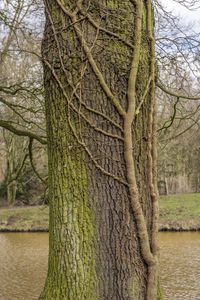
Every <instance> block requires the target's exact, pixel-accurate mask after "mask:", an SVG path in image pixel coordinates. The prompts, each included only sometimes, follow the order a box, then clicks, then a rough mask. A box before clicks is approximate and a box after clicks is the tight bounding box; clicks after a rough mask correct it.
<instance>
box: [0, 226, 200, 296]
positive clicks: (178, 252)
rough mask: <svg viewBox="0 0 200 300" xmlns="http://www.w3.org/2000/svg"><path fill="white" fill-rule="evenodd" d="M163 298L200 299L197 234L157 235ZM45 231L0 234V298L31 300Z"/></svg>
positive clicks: (39, 280) (43, 264) (43, 261)
mask: <svg viewBox="0 0 200 300" xmlns="http://www.w3.org/2000/svg"><path fill="white" fill-rule="evenodd" d="M159 241H160V248H161V255H160V256H161V258H160V261H161V268H160V272H161V280H162V286H163V293H164V299H165V300H200V284H199V282H200V233H194V232H192V233H188V232H187V233H186V232H183V233H172V232H169V233H168V232H163V233H160V234H159ZM47 256H48V234H47V233H0V299H1V300H33V299H38V296H39V294H40V292H41V290H42V287H43V285H44V281H45V277H46V272H47Z"/></svg>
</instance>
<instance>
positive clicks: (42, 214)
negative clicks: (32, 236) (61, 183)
mask: <svg viewBox="0 0 200 300" xmlns="http://www.w3.org/2000/svg"><path fill="white" fill-rule="evenodd" d="M48 226H49V208H48V206H29V207H17V208H16V207H15V208H8V209H5V208H4V209H0V231H48Z"/></svg>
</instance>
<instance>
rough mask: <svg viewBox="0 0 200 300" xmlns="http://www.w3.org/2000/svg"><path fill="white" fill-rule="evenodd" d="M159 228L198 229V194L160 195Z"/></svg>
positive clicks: (199, 209)
mask: <svg viewBox="0 0 200 300" xmlns="http://www.w3.org/2000/svg"><path fill="white" fill-rule="evenodd" d="M159 228H160V230H177V231H185V230H200V194H199V193H198V194H184V195H182V194H177V195H170V196H161V197H160V222H159Z"/></svg>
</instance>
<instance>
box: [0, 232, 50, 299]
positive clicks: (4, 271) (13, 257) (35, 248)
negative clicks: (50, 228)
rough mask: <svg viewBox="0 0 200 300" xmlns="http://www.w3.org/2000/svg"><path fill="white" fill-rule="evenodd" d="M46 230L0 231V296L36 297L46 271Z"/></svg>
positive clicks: (16, 297)
mask: <svg viewBox="0 0 200 300" xmlns="http://www.w3.org/2000/svg"><path fill="white" fill-rule="evenodd" d="M47 258H48V234H46V233H1V234H0V299H1V300H32V299H38V296H39V294H40V292H41V289H42V287H43V285H44V280H45V277H46V272H47Z"/></svg>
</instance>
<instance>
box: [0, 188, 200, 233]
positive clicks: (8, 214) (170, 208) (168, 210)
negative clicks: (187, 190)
mask: <svg viewBox="0 0 200 300" xmlns="http://www.w3.org/2000/svg"><path fill="white" fill-rule="evenodd" d="M48 225H49V208H48V206H29V207H14V208H8V209H5V208H4V209H0V231H48ZM159 228H160V230H200V193H199V194H183V195H181V194H177V195H169V196H161V197H160V221H159Z"/></svg>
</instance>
